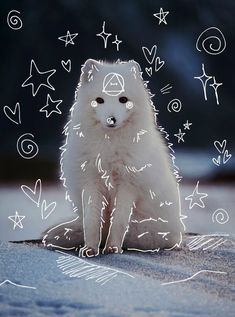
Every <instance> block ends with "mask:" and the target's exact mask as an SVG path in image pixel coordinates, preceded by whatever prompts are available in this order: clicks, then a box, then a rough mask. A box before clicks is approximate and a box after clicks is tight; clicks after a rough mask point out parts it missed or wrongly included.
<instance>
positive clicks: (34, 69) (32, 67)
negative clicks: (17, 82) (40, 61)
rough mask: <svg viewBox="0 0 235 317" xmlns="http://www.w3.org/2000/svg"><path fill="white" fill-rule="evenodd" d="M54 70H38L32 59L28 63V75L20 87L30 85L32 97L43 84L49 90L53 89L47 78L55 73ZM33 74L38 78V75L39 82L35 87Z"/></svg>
mask: <svg viewBox="0 0 235 317" xmlns="http://www.w3.org/2000/svg"><path fill="white" fill-rule="evenodd" d="M55 72H56V70H55V69H52V70H47V71H45V72H40V71H39V69H38V67H37V65H36V63H35V61H34V60H33V59H32V60H31V63H30V71H29V77H28V78H27V79H26V80H25V81H24V82H23V84H22V85H21V87H27V86H30V85H31V86H32V95H33V97H35V96H36V94H37V93H38V91H39V89H40V88H41V87H42V86H44V87H47V88H49V89H51V90H55V88H54V87H53V86H52V85H51V83H50V82H49V78H50V77H51V76H53V75H54V74H55ZM34 76H35V77H36V78H38V77H39V76H40V79H41V83H40V84H38V86H37V88H35V85H34V83H33V80H34Z"/></svg>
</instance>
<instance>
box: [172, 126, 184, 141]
mask: <svg viewBox="0 0 235 317" xmlns="http://www.w3.org/2000/svg"><path fill="white" fill-rule="evenodd" d="M184 135H185V132H182V131H181V129H179V133H175V134H174V136H175V137H176V138H178V143H180V141H182V142H184Z"/></svg>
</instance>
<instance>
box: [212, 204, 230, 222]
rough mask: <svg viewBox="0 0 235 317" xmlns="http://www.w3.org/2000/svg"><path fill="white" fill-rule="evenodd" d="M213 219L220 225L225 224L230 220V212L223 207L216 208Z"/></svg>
mask: <svg viewBox="0 0 235 317" xmlns="http://www.w3.org/2000/svg"><path fill="white" fill-rule="evenodd" d="M212 221H213V222H215V221H216V222H217V223H219V224H220V225H224V224H225V223H226V222H228V221H229V214H228V212H227V211H226V210H224V209H222V208H219V209H216V210H215V211H214V212H213V214H212Z"/></svg>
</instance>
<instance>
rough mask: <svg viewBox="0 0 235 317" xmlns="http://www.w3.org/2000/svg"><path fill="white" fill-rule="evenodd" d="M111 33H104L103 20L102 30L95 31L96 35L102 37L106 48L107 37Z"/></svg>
mask: <svg viewBox="0 0 235 317" xmlns="http://www.w3.org/2000/svg"><path fill="white" fill-rule="evenodd" d="M111 35H112V33H105V21H104V22H103V25H102V32H100V33H97V34H96V36H100V37H102V39H103V41H104V48H107V44H108V38H109V37H110V36H111Z"/></svg>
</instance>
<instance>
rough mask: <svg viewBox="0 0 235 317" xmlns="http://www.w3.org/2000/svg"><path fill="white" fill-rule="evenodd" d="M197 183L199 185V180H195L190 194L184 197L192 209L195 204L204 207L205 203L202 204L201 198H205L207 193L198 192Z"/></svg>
mask: <svg viewBox="0 0 235 317" xmlns="http://www.w3.org/2000/svg"><path fill="white" fill-rule="evenodd" d="M198 185H199V181H198V182H197V185H196V186H195V188H194V190H193V192H192V194H191V195H189V196H187V197H186V198H185V200H190V203H189V209H192V208H193V207H194V206H195V205H197V206H199V207H201V208H204V207H205V204H204V202H203V200H202V199H203V198H206V197H207V196H208V194H206V193H199V191H198Z"/></svg>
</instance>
